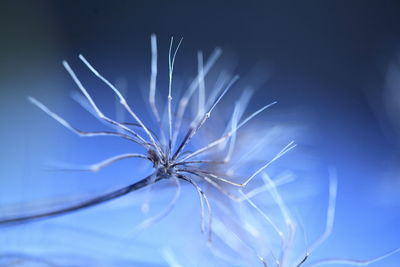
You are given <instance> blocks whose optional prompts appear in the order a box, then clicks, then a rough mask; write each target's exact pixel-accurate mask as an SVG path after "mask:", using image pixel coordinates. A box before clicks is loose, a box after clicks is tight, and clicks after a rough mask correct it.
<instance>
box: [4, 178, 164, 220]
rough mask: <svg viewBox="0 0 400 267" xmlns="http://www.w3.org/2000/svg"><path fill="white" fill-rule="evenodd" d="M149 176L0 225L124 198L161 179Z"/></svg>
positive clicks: (52, 215)
mask: <svg viewBox="0 0 400 267" xmlns="http://www.w3.org/2000/svg"><path fill="white" fill-rule="evenodd" d="M151 176H152V175H149V176H147V177H146V178H143V179H142V180H140V181H138V182H136V183H134V184H131V185H128V186H126V187H123V188H121V189H118V190H116V191H113V192H111V193H108V194H105V195H101V196H98V197H95V198H92V199H89V200H86V201H83V202H81V203H79V204H76V205H73V206H70V207H66V208H63V209H58V210H53V211H48V212H44V213H39V214H33V215H26V216H21V217H11V218H6V219H0V225H8V224H17V223H25V222H29V221H34V220H38V219H43V218H48V217H54V216H60V215H64V214H66V213H69V212H74V211H78V210H81V209H86V208H90V207H93V206H95V205H98V204H101V203H104V202H107V201H110V200H113V199H116V198H119V197H122V196H125V195H127V194H129V193H131V192H133V191H136V190H139V189H141V188H143V187H145V186H147V185H149V184H150V183H155V182H157V181H159V180H160V179H161V178H162V177H158V176H157V177H156V179H155V180H154V178H152V177H151Z"/></svg>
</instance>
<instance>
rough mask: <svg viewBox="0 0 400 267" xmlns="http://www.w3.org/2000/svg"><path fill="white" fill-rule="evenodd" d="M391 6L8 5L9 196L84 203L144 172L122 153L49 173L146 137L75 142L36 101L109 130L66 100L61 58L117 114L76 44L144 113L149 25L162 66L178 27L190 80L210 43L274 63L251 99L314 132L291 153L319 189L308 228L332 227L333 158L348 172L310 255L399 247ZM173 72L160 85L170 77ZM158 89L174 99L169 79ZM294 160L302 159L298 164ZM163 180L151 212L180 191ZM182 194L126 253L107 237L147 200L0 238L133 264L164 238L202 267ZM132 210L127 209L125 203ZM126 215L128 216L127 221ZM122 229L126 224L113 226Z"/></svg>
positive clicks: (0, 82) (188, 203)
mask: <svg viewBox="0 0 400 267" xmlns="http://www.w3.org/2000/svg"><path fill="white" fill-rule="evenodd" d="M383 2H384V3H385V4H382V5H378V4H377V3H375V4H370V3H368V1H363V2H359V3H358V5H356V4H354V6H350V4H339V3H337V2H334V1H330V4H328V3H326V4H320V5H311V4H309V5H308V4H307V3H303V4H300V3H296V4H294V3H292V4H290V5H289V4H287V5H285V4H283V3H282V4H270V3H268V2H267V3H261V2H257V1H255V2H253V3H248V4H247V3H244V2H242V3H239V2H237V3H231V4H222V3H217V4H213V3H211V2H210V3H207V2H199V3H197V4H190V2H183V1H182V2H179V1H177V2H174V3H170V4H167V3H159V2H152V1H151V2H149V3H144V2H143V3H136V4H134V3H133V2H132V3H130V2H127V1H120V2H117V3H116V4H111V3H108V4H107V3H97V2H96V4H94V3H95V2H93V3H92V4H89V3H86V4H77V3H68V2H67V1H64V2H63V1H59V2H57V3H56V4H55V3H50V1H49V2H46V1H38V2H36V3H35V4H34V5H33V4H32V5H31V6H29V5H28V4H27V3H26V5H17V4H11V2H10V3H9V4H6V3H2V6H1V9H0V10H1V12H0V15H1V16H0V17H1V20H0V21H1V23H0V24H1V26H0V27H1V28H0V29H1V33H2V35H1V37H0V38H1V43H0V90H1V91H0V99H1V105H0V125H1V131H0V136H1V138H0V148H1V152H0V204H1V205H2V206H3V205H13V204H15V203H20V202H27V201H29V200H46V199H48V200H56V201H57V199H60V200H63V199H64V198H71V200H74V199H76V198H79V197H81V196H84V195H92V194H96V193H102V192H106V191H109V190H111V189H115V188H119V187H121V186H124V185H127V184H129V183H131V182H132V181H136V180H137V179H139V178H140V177H143V176H144V175H145V174H146V173H148V172H146V171H148V170H149V168H150V166H142V165H141V164H140V165H139V164H137V162H138V161H136V160H128V161H126V162H120V163H117V164H115V165H113V166H110V167H109V168H106V169H104V171H102V172H99V173H95V174H90V173H73V172H61V173H60V172H53V171H48V170H46V164H51V163H56V162H71V163H76V164H86V163H91V162H97V161H99V160H102V159H104V158H106V157H108V156H113V155H116V154H118V153H123V152H136V151H138V148H137V147H135V145H131V144H129V143H128V142H126V141H123V140H118V139H115V140H114V139H113V138H112V137H109V138H106V137H105V138H104V139H102V138H100V137H99V138H93V139H90V138H77V137H76V136H75V135H73V134H71V133H70V132H69V131H67V130H66V129H64V128H63V127H62V126H60V125H59V124H57V123H56V122H55V121H54V120H52V119H51V118H49V117H47V116H46V115H45V114H44V113H43V112H41V111H40V110H38V109H37V108H36V107H34V106H33V105H31V104H30V103H29V102H28V101H27V99H26V97H27V96H28V95H30V96H34V97H37V98H38V99H40V100H41V101H43V102H44V103H46V104H47V105H48V106H49V107H50V108H51V109H53V110H54V111H56V112H57V113H59V114H62V115H63V116H64V117H66V118H68V120H69V121H71V122H72V123H73V124H75V125H79V126H80V127H81V128H82V129H86V130H94V129H105V128H104V127H103V126H102V125H101V124H100V123H98V122H97V121H96V120H95V119H93V118H92V116H91V115H90V114H87V113H86V112H85V111H84V110H83V109H81V108H80V107H79V106H78V105H76V104H75V103H74V102H73V101H72V100H71V99H70V98H69V94H70V92H71V91H73V90H76V86H75V85H74V83H73V82H72V80H71V79H70V77H68V75H67V73H66V72H65V71H64V69H63V68H62V65H61V60H63V59H67V60H68V61H69V62H70V63H71V65H72V66H73V67H74V69H75V70H76V72H77V73H78V74H79V75H80V77H82V80H84V81H85V82H86V83H87V84H88V85H89V86H88V87H89V88H90V89H91V92H93V95H94V96H95V98H96V101H98V102H99V104H100V105H101V107H104V109H105V110H106V111H108V112H109V114H113V112H114V111H115V100H114V98H113V97H112V94H111V93H110V92H109V91H107V90H106V89H105V87H104V86H102V85H101V83H99V82H98V81H96V79H95V78H94V77H93V76H92V75H90V73H89V72H88V71H87V70H86V69H85V68H84V67H83V66H82V64H80V63H79V62H78V59H77V54H78V53H82V54H84V55H85V56H86V57H87V58H88V59H89V60H90V61H91V62H93V63H94V64H95V65H96V66H97V67H98V69H99V70H101V72H102V73H103V74H104V75H106V76H107V77H109V78H110V79H111V80H118V79H121V78H124V79H126V81H127V84H128V91H127V95H128V98H129V100H130V102H131V103H132V106H139V107H141V109H140V111H139V112H138V113H139V114H140V116H142V117H143V118H144V119H145V120H146V121H148V120H149V119H150V118H149V116H148V114H149V113H148V110H146V109H144V108H143V99H144V96H143V94H145V93H144V90H145V88H146V86H147V82H148V76H149V60H150V51H149V50H150V48H149V36H150V34H151V33H153V32H155V33H157V35H158V37H159V45H160V58H159V60H160V62H162V60H164V63H165V66H166V63H167V57H166V55H167V44H168V40H169V37H170V36H171V35H174V36H183V37H184V43H183V46H182V50H181V52H180V54H179V55H178V60H177V67H176V73H177V76H181V77H182V76H183V77H188V75H192V74H193V73H194V72H195V70H196V65H195V55H196V54H195V53H196V51H197V49H203V50H204V51H205V52H206V53H210V51H211V50H212V49H213V48H214V47H215V46H219V47H221V48H223V49H224V51H227V54H228V57H227V58H235V60H232V61H231V62H232V65H234V64H236V63H237V66H239V67H238V68H237V69H236V70H237V72H238V73H239V74H242V75H244V76H245V77H246V74H247V72H249V71H250V70H251V69H252V68H253V67H254V66H256V65H257V64H264V65H267V66H268V68H264V70H266V71H265V72H264V73H265V76H268V79H266V77H261V78H260V80H261V81H262V80H267V82H266V83H263V84H262V85H261V86H260V88H259V90H258V91H257V94H256V97H255V100H254V101H253V102H252V104H253V105H254V106H260V105H262V104H265V102H266V101H267V102H268V101H270V100H278V101H279V105H278V106H277V107H275V109H274V112H273V113H272V114H273V115H272V117H273V119H274V121H277V120H281V123H282V124H284V125H296V126H298V125H300V126H302V129H303V127H304V129H307V130H305V131H304V132H303V133H302V135H301V137H298V139H295V140H296V141H297V142H298V143H299V148H298V150H297V151H294V152H293V155H292V156H291V157H290V160H292V162H290V160H287V161H286V162H285V164H292V165H293V169H294V170H296V169H298V172H299V175H298V176H299V177H300V179H301V177H307V176H312V177H311V179H313V180H315V181H318V185H317V186H316V187H315V188H311V190H316V192H306V193H307V194H309V195H308V197H309V199H310V200H309V201H307V202H304V203H303V202H301V201H299V209H300V208H301V210H300V211H299V213H300V214H301V215H302V217H304V218H303V220H304V224H305V228H306V231H307V233H309V234H310V238H311V239H313V238H315V237H316V236H317V234H318V233H319V232H322V230H323V223H324V222H323V220H321V219H322V218H323V212H324V209H325V208H326V202H327V199H326V198H327V192H326V187H327V169H328V167H329V166H335V167H336V168H337V172H338V177H339V189H338V190H339V191H338V199H337V207H336V215H337V216H336V222H335V226H334V232H333V234H332V235H331V237H330V238H329V239H328V241H327V242H326V244H324V245H323V246H322V247H321V248H320V249H319V250H318V251H316V252H315V254H313V255H312V257H311V258H312V259H318V258H323V257H345V258H355V259H368V258H371V257H375V256H378V255H381V254H383V253H385V252H387V251H389V250H391V249H394V248H397V247H399V246H400V231H399V229H398V226H399V223H400V193H399V192H400V177H399V175H400V169H399V167H398V166H399V164H400V157H399V140H400V139H399V137H398V136H396V135H395V130H394V129H393V128H392V124H391V122H390V121H389V120H387V116H385V114H384V112H383V110H384V108H383V106H384V103H383V102H382V94H383V90H384V87H385V71H386V68H387V66H388V64H389V63H390V62H391V60H392V58H393V57H395V55H396V51H397V47H398V44H399V36H400V24H399V23H400V19H399V18H398V16H397V15H398V14H399V10H400V8H398V6H396V5H395V4H393V5H391V3H390V2H389V1H388V2H387V1H383ZM361 3H362V4H361ZM354 14H357V15H354ZM222 17H224V18H222ZM233 55H235V56H233ZM233 62H236V63H233ZM160 64H161V63H160ZM165 66H164V67H165ZM165 77H166V76H165ZM165 77H164V78H161V79H160V80H159V84H162V85H166V78H165ZM255 83H257V81H256V82H255ZM178 84H179V83H178ZM97 89H99V90H97ZM160 89H161V90H163V92H164V95H165V92H166V89H167V87H166V86H164V87H162V88H160ZM110 103H111V104H110ZM254 106H253V110H254ZM380 106H382V108H380ZM267 117H268V116H266V117H265V118H267ZM399 118H400V114H399ZM262 122H263V121H260V123H262ZM95 127H97V128H95ZM291 134H293V135H294V137H293V138H296V137H297V133H296V131H293V133H292V132H288V133H287V135H288V138H290V136H291ZM296 157H298V158H299V159H298V161H293V160H295V159H296ZM157 187H158V189H160V190H159V191H157V189H155V190H154V191H155V192H157V193H155V194H154V195H153V197H152V200H153V201H154V202H155V203H154V204H153V206H152V207H162V203H163V201H165V200H166V199H168V198H169V197H170V196H171V194H172V192H171V191H169V190H163V189H162V187H163V186H162V185H158V186H157ZM291 190H293V195H294V197H293V198H294V200H292V201H296V200H297V199H301V196H299V197H297V198H296V196H297V194H299V192H297V191H296V186H293V187H291ZM183 191H184V193H183V196H182V199H181V200H180V201H179V203H178V206H177V210H176V211H174V212H173V213H172V214H171V216H170V217H168V218H166V219H165V220H164V221H162V222H161V223H159V224H157V225H156V226H154V227H152V228H151V229H149V230H146V231H145V232H144V233H142V234H141V235H139V237H137V239H135V240H131V241H130V242H129V244H130V246H131V248H130V249H126V251H124V248H127V247H126V246H125V245H121V244H120V242H119V241H116V242H115V243H113V241H112V239H111V238H110V237H109V236H108V235H114V236H119V235H124V234H125V233H126V232H127V231H128V230H129V227H130V225H137V223H139V222H140V221H141V219H143V217H141V216H143V215H141V213H140V203H141V201H142V199H143V198H142V197H143V195H140V196H137V197H135V196H134V195H132V196H130V197H127V198H124V199H122V200H117V201H115V202H112V203H108V204H105V205H104V206H101V207H96V208H93V209H90V210H86V211H83V212H79V213H75V214H71V215H68V216H64V217H60V218H56V219H52V220H49V221H43V222H38V223H35V224H29V225H23V226H18V227H16V228H7V229H6V230H4V232H3V233H1V238H0V242H1V243H0V253H1V252H2V251H8V250H13V251H17V250H18V249H20V250H21V251H24V252H27V253H38V254H40V253H41V252H42V249H44V250H45V251H46V252H50V253H51V252H52V251H53V250H54V252H55V253H59V252H60V251H63V252H66V253H69V252H71V253H73V254H74V255H76V253H77V252H79V251H85V253H84V254H85V255H86V256H87V255H89V256H90V255H96V257H97V260H100V261H104V262H106V260H111V261H113V262H114V261H115V259H116V260H117V263H115V262H114V264H119V265H124V262H123V261H124V260H132V259H135V260H137V261H139V262H141V263H137V265H138V266H157V264H159V265H162V264H165V263H164V262H163V260H162V259H161V257H160V254H161V253H160V248H162V247H163V246H165V245H166V244H170V245H171V246H172V247H174V248H175V247H179V246H182V245H183V246H186V247H190V246H193V249H192V250H193V251H196V252H193V255H190V254H189V255H181V257H182V258H181V259H180V260H181V261H182V262H186V263H187V262H190V261H198V262H199V266H205V265H207V260H208V259H207V258H206V257H201V255H202V251H203V250H204V254H203V255H207V252H206V248H205V247H204V245H199V242H198V240H201V238H203V237H202V236H201V234H200V233H199V231H198V227H199V221H198V220H197V218H198V212H197V210H196V211H195V212H194V211H193V209H194V208H193V207H194V205H195V207H196V209H198V200H197V196H196V195H195V194H194V192H193V191H192V190H191V189H189V188H187V190H186V187H184V190H183ZM156 194H157V195H156ZM158 194H159V195H158ZM300 195H301V192H300ZM119 205H120V206H119ZM16 207H17V208H19V209H21V210H22V209H23V207H22V206H16ZM129 210H132V212H131V213H129V212H128V213H127V211H129ZM121 221H123V222H124V223H122V224H121V223H118V222H121ZM76 222H79V224H80V225H81V226H82V227H83V226H85V227H86V228H88V229H92V230H93V231H94V232H96V233H86V232H85V233H82V234H79V233H80V232H79V231H78V230H77V229H70V228H68V227H67V226H69V225H74V224H75V223H76ZM126 222H129V223H126ZM130 222H131V224H130ZM116 224H117V225H124V226H125V227H126V228H122V227H121V228H115V227H113V226H115V225H116ZM63 226H65V228H63ZM0 231H3V229H1V230H0ZM99 232H100V233H102V234H103V235H104V236H101V235H99V234H98V233H99ZM45 233H46V234H45ZM54 235H56V236H57V238H56V239H54ZM77 240H80V241H78V242H77ZM188 240H189V241H188ZM71 244H74V246H71ZM110 244H111V245H110ZM131 249H132V250H131ZM99 251H100V252H99ZM131 251H135V253H134V254H131ZM186 251H190V249H187V250H186ZM199 251H200V252H199ZM105 252H107V253H105ZM115 255H118V257H116V256H115ZM121 255H123V256H121ZM178 256H179V254H178ZM88 260H90V259H88ZM143 262H147V265H146V264H144V263H143ZM399 262H400V255H395V256H393V257H391V258H389V259H386V260H384V261H382V262H380V263H376V264H375V265H373V266H398V263H399Z"/></svg>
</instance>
